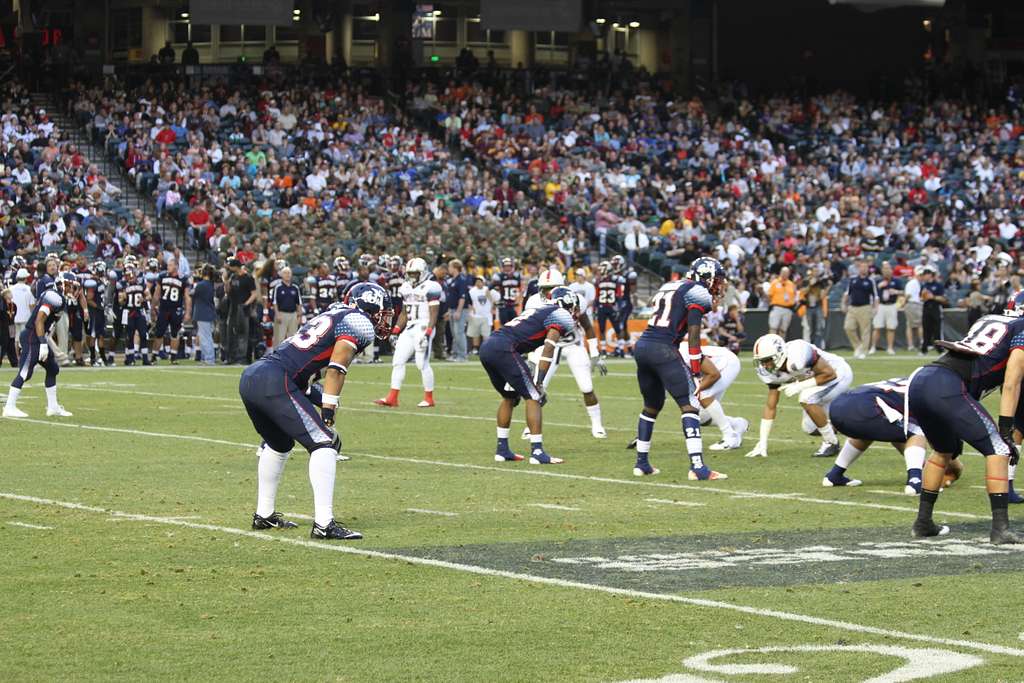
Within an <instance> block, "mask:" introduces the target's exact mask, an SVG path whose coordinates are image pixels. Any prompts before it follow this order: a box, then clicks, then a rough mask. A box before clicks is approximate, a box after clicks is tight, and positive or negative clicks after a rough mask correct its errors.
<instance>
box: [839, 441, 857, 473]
mask: <svg viewBox="0 0 1024 683" xmlns="http://www.w3.org/2000/svg"><path fill="white" fill-rule="evenodd" d="M863 452H864V451H862V450H860V449H859V448H854V447H853V445H852V444H851V443H850V440H849V439H847V440H846V443H844V444H843V448H842V450H840V451H839V455H837V456H836V465H837V466H838V467H842V468H843V469H844V470H845V469H849V467H850V465H852V464H853V463H854V461H855V460H856V459H857V458H859V457H860V454H861V453H863Z"/></svg>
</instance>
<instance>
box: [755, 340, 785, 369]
mask: <svg viewBox="0 0 1024 683" xmlns="http://www.w3.org/2000/svg"><path fill="white" fill-rule="evenodd" d="M754 364H755V365H756V366H757V367H758V368H762V369H764V370H767V371H768V372H777V371H778V370H779V369H780V368H782V366H783V365H785V364H786V340H785V339H783V338H782V337H780V336H779V335H777V334H765V335H762V336H760V337H758V338H757V341H756V342H754Z"/></svg>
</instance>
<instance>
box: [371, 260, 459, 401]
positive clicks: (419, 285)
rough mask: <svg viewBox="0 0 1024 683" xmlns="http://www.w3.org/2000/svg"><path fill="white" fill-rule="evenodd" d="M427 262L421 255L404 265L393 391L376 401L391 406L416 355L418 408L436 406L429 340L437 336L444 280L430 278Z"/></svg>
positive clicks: (400, 292) (396, 332)
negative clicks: (420, 383)
mask: <svg viewBox="0 0 1024 683" xmlns="http://www.w3.org/2000/svg"><path fill="white" fill-rule="evenodd" d="M429 277H430V271H429V270H428V269H427V262H426V261H424V260H423V259H421V258H414V259H409V262H408V263H407V264H405V278H406V280H405V283H403V284H402V286H401V287H400V288H399V290H398V294H399V296H400V297H401V300H402V312H401V313H399V314H398V320H397V321H396V322H395V326H394V328H393V329H392V330H391V334H397V335H398V340H397V341H396V342H395V354H394V356H392V357H391V391H389V392H388V395H387V396H386V397H384V398H378V399H377V400H376V401H374V403H376V404H377V405H379V406H387V407H389V408H397V407H398V392H400V391H401V390H402V382H403V381H404V380H405V364H406V363H408V362H409V359H410V358H415V360H416V367H417V368H419V369H420V375H421V376H422V378H423V400H422V401H420V402H419V403H418V404H417V407H419V408H433V407H434V369H433V368H432V367H430V343H431V341H432V340H433V339H434V329H435V327H436V325H437V314H438V311H440V310H441V308H440V307H441V293H442V291H441V283H439V282H437V281H436V280H429V279H427V278H429Z"/></svg>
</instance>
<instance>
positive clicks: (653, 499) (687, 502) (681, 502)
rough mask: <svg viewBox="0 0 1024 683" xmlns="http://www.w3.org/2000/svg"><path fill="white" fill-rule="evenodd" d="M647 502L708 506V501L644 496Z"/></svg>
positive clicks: (695, 506) (696, 506) (697, 506)
mask: <svg viewBox="0 0 1024 683" xmlns="http://www.w3.org/2000/svg"><path fill="white" fill-rule="evenodd" d="M644 501H645V502H647V503H661V504H663V505H682V506H684V507H693V508H702V507H707V503H691V502H690V501H688V500H669V499H667V498H644Z"/></svg>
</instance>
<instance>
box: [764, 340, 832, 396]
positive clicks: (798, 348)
mask: <svg viewBox="0 0 1024 683" xmlns="http://www.w3.org/2000/svg"><path fill="white" fill-rule="evenodd" d="M819 358H824V359H825V362H826V363H828V364H829V365H831V366H832V369H833V370H835V371H836V372H837V373H839V371H840V370H841V369H842V368H844V367H847V364H846V361H845V360H843V359H842V358H840V357H839V356H837V355H835V354H833V353H829V352H828V351H822V350H821V349H819V348H818V347H817V346H815V345H814V344H809V343H807V342H805V341H804V340H802V339H794V340H793V341H788V342H786V371H785V372H779V371H777V370H774V371H769V370H765V369H764V368H763V367H761V365H760V364H758V366H757V377H758V379H760V380H761V381H762V382H764V383H765V384H767V385H769V386H781V385H783V384H789V383H790V382H800V381H803V380H805V379H808V378H810V377H811V376H813V375H814V364H815V363H817V362H818V359H819Z"/></svg>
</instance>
